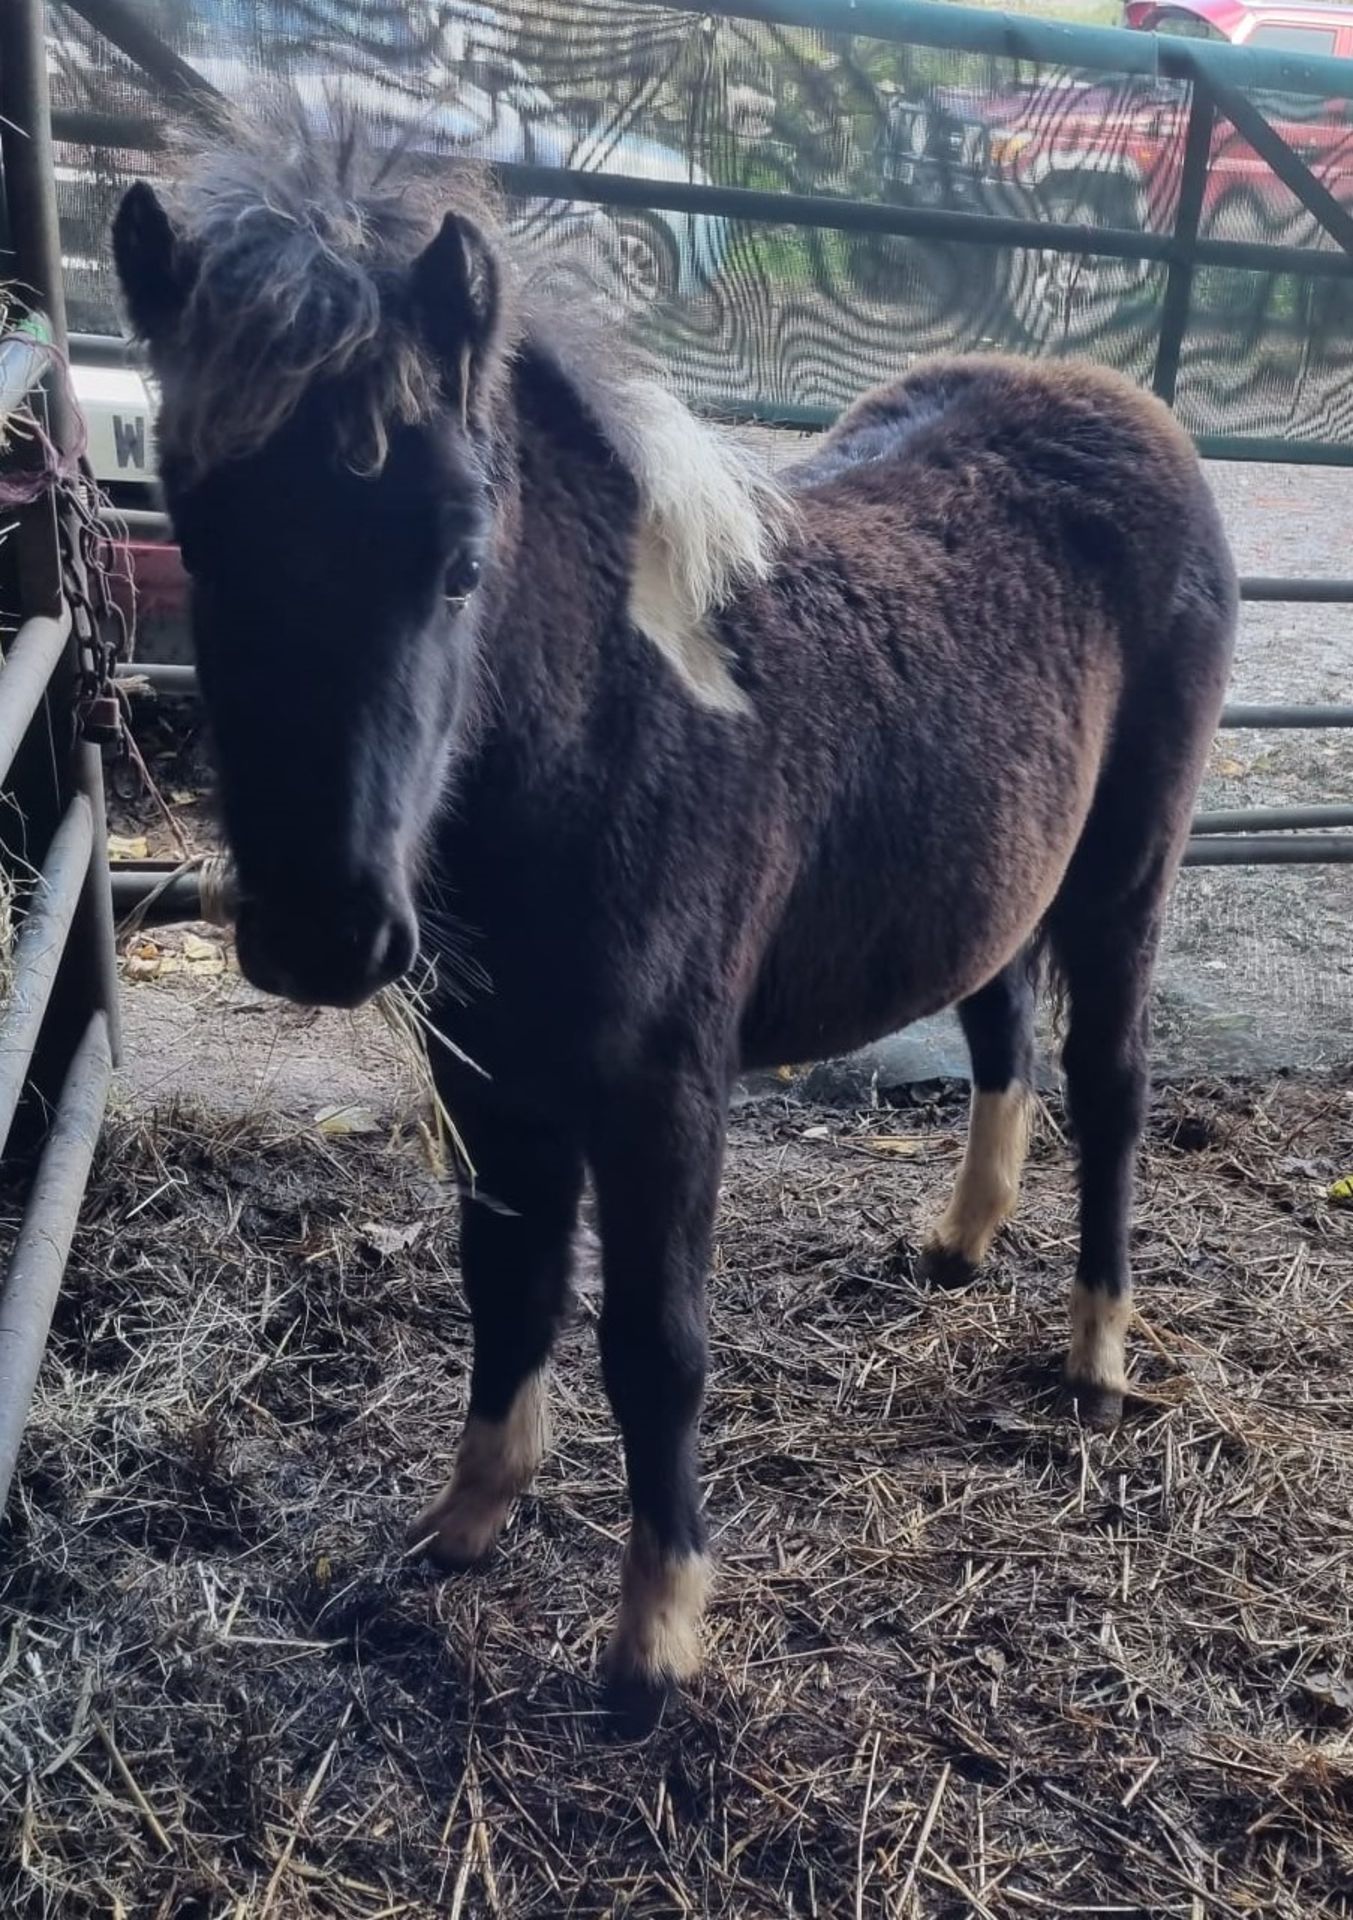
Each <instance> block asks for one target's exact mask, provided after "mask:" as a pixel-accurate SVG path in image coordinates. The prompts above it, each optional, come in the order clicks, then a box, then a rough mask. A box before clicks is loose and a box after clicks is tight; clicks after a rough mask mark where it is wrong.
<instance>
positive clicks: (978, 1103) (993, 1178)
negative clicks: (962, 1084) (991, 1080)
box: [929, 1085, 1030, 1267]
mask: <svg viewBox="0 0 1353 1920" xmlns="http://www.w3.org/2000/svg"><path fill="white" fill-rule="evenodd" d="M1029 1107H1030V1099H1029V1091H1028V1089H1027V1087H1022V1086H1018V1085H1016V1086H1011V1087H1007V1088H1006V1090H1005V1092H1004V1093H982V1092H980V1091H979V1090H978V1089H977V1088H976V1087H974V1088H973V1095H972V1108H971V1112H970V1114H969V1118H968V1144H967V1147H966V1149H965V1151H964V1154H963V1165H962V1167H961V1168H960V1169H959V1175H958V1180H957V1182H956V1184H955V1186H954V1191H953V1195H952V1197H951V1199H950V1201H949V1204H948V1206H947V1207H946V1208H945V1210H944V1212H943V1214H942V1215H941V1216H940V1218H939V1220H938V1221H937V1222H936V1223H935V1227H934V1229H933V1231H932V1233H931V1235H930V1242H929V1244H930V1245H931V1246H932V1247H933V1248H935V1249H936V1251H938V1252H940V1253H944V1254H950V1255H957V1256H958V1257H959V1258H960V1259H962V1260H964V1261H966V1262H967V1264H968V1265H969V1266H972V1267H976V1266H980V1265H981V1263H982V1261H983V1260H984V1259H985V1258H986V1255H987V1251H988V1249H989V1248H990V1246H991V1243H992V1241H993V1240H994V1239H995V1238H996V1232H997V1229H998V1228H999V1227H1000V1224H1001V1222H1002V1221H1003V1220H1008V1219H1009V1218H1010V1215H1011V1214H1012V1213H1013V1212H1014V1211H1015V1206H1016V1203H1017V1202H1018V1200H1019V1182H1020V1175H1021V1173H1022V1172H1023V1171H1024V1158H1025V1155H1026V1154H1027V1152H1028V1150H1029Z"/></svg>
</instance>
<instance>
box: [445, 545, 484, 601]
mask: <svg viewBox="0 0 1353 1920" xmlns="http://www.w3.org/2000/svg"><path fill="white" fill-rule="evenodd" d="M483 571H484V563H483V561H482V560H481V559H480V557H479V555H478V554H477V553H475V552H474V551H472V549H470V548H468V547H467V548H466V549H465V551H464V552H463V553H458V554H457V555H456V557H455V559H454V560H453V561H452V562H451V564H450V566H449V567H448V568H447V569H446V580H445V583H444V584H443V587H442V592H443V594H444V595H445V596H446V598H447V599H448V600H450V601H451V602H452V603H453V604H455V605H459V603H460V602H461V601H463V600H468V599H469V597H470V595H471V594H472V593H473V592H474V590H475V588H476V587H477V586H478V585H479V576H480V574H481V573H482V572H483Z"/></svg>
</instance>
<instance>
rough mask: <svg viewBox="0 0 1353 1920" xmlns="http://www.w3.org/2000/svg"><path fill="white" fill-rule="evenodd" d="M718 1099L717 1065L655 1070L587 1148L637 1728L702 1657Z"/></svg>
mask: <svg viewBox="0 0 1353 1920" xmlns="http://www.w3.org/2000/svg"><path fill="white" fill-rule="evenodd" d="M726 1104H727V1082H726V1079H725V1077H724V1076H723V1073H722V1071H721V1069H718V1068H712V1069H711V1070H710V1071H708V1072H705V1071H704V1070H700V1069H688V1070H686V1071H681V1072H672V1071H667V1072H664V1073H663V1074H661V1075H660V1076H656V1077H655V1078H653V1079H649V1080H645V1081H644V1083H643V1085H642V1086H641V1087H631V1088H629V1089H627V1090H626V1091H625V1092H623V1093H622V1094H620V1095H619V1096H618V1097H616V1098H615V1099H614V1100H613V1101H612V1102H611V1103H610V1104H609V1106H608V1109H607V1112H606V1115H605V1118H604V1120H603V1122H602V1124H601V1127H600V1129H599V1134H598V1138H597V1140H596V1142H595V1146H594V1150H593V1155H592V1162H593V1172H594V1175H595V1179H596V1187H597V1203H598V1210H599V1217H600V1226H601V1243H602V1264H603V1273H604V1279H605V1293H604V1303H603V1307H602V1314H601V1363H602V1374H603V1378H604V1379H605V1382H606V1391H607V1394H608V1395H609V1397H610V1402H611V1405H612V1407H613V1408H614V1410H615V1414H616V1418H617V1420H618V1421H619V1423H620V1430H621V1433H622V1435H623V1437H624V1442H625V1464H626V1469H627V1472H628V1476H629V1490H630V1505H631V1525H630V1536H629V1542H628V1545H627V1547H626V1549H625V1557H624V1562H623V1565H622V1568H621V1581H620V1612H619V1617H618V1619H617V1622H616V1626H615V1631H614V1633H613V1635H612V1637H611V1642H610V1646H609V1648H608V1651H607V1655H606V1673H607V1693H608V1700H609V1704H610V1706H611V1709H612V1711H613V1712H614V1713H615V1714H616V1716H617V1718H618V1719H619V1721H620V1722H621V1724H622V1725H623V1726H624V1727H625V1728H626V1729H628V1730H629V1731H632V1732H642V1731H645V1730H646V1729H647V1728H648V1727H650V1726H651V1725H652V1724H653V1723H654V1721H655V1720H656V1719H657V1717H658V1715H659V1714H660V1713H661V1710H662V1705H663V1702H664V1700H665V1698H666V1697H667V1695H668V1694H669V1693H670V1692H671V1690H672V1689H673V1688H674V1687H675V1686H676V1684H677V1683H678V1682H680V1681H682V1680H686V1679H689V1678H690V1677H691V1676H692V1675H693V1674H694V1673H695V1672H696V1670H697V1668H698V1666H699V1664H700V1654H701V1619H702V1616H703V1614H704V1609H705V1598H706V1593H707V1589H708V1584H709V1566H708V1560H707V1558H706V1553H705V1523H704V1516H703V1513H702V1511H701V1501H700V1485H699V1479H698V1472H697V1460H696V1425H697V1421H698V1419H699V1414H700V1403H701V1400H702V1397H703V1394H704V1385H705V1356H706V1329H705V1274H706V1268H707V1265H708V1261H709V1252H710V1239H711V1234H712V1229H713V1223H714V1212H715V1207H716V1205H717V1202H718V1190H719V1171H720V1166H721V1162H722V1157H723V1143H724V1126H725V1118H726Z"/></svg>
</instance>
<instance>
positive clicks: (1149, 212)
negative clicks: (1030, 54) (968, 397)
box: [880, 0, 1353, 344]
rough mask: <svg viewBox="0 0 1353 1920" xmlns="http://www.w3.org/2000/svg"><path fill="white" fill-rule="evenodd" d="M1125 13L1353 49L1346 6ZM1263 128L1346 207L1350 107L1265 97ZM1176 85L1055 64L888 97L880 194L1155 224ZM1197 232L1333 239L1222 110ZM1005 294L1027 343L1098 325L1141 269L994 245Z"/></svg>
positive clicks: (1168, 203)
mask: <svg viewBox="0 0 1353 1920" xmlns="http://www.w3.org/2000/svg"><path fill="white" fill-rule="evenodd" d="M1126 24H1127V25H1128V26H1129V27H1131V28H1133V29H1135V30H1140V31H1147V32H1165V33H1185V34H1188V35H1190V36H1193V37H1198V38H1213V39H1219V40H1228V41H1231V42H1233V43H1235V44H1243V45H1246V46H1256V47H1268V48H1270V49H1272V50H1274V51H1277V52H1287V53H1300V54H1312V55H1322V54H1332V55H1335V56H1342V55H1348V56H1353V6H1333V5H1320V4H1315V5H1300V6H1298V5H1283V4H1279V3H1277V0H1168V4H1161V3H1160V0H1128V4H1127V8H1126ZM1259 104H1260V105H1261V107H1262V108H1263V109H1264V110H1265V111H1266V114H1267V116H1268V117H1269V119H1270V120H1271V122H1272V124H1273V125H1274V126H1275V129H1276V131H1277V132H1278V133H1279V134H1280V135H1281V137H1282V138H1283V139H1284V141H1286V143H1287V144H1288V145H1289V146H1290V147H1291V148H1292V150H1293V151H1294V152H1295V153H1296V154H1297V155H1298V156H1299V157H1300V158H1301V159H1302V160H1304V161H1305V162H1306V164H1307V165H1308V166H1309V167H1310V168H1311V169H1312V171H1313V172H1314V173H1315V175H1316V176H1317V178H1319V179H1321V180H1322V181H1323V182H1324V184H1325V185H1326V186H1327V187H1328V188H1329V189H1330V191H1331V192H1332V193H1333V194H1334V195H1335V197H1336V198H1337V199H1339V200H1340V201H1341V202H1343V203H1344V204H1347V205H1350V206H1353V105H1351V104H1350V101H1349V100H1348V99H1347V98H1343V99H1337V100H1328V101H1326V100H1320V99H1318V98H1313V97H1312V96H1310V95H1302V94H1283V95H1281V96H1274V95H1268V96H1266V97H1265V98H1264V99H1263V100H1261V101H1260V102H1259ZM1187 112H1188V90H1187V89H1186V88H1185V87H1184V86H1183V85H1181V84H1180V83H1179V82H1176V81H1171V80H1168V79H1161V80H1156V79H1152V78H1149V77H1137V76H1129V75H1122V76H1117V75H1116V76H1113V77H1112V78H1104V79H1088V78H1086V77H1085V76H1083V75H1079V74H1074V73H1068V74H1064V75H1054V76H1044V77H1041V78H1040V79H1039V80H1038V81H1037V82H1035V83H1033V84H1031V85H1028V86H1023V87H1009V88H1004V89H1000V90H996V91H992V92H986V93H983V92H979V91H977V90H976V89H962V88H947V89H946V88H937V89H935V90H934V91H933V92H932V93H931V94H930V95H928V96H927V97H926V98H925V99H922V100H918V99H906V98H898V99H896V100H894V101H893V102H891V103H890V105H889V108H888V111H887V116H886V128H885V133H884V138H883V147H882V153H881V159H880V172H881V174H882V177H883V182H884V191H885V192H886V194H887V195H888V197H889V198H891V199H893V200H895V201H898V202H900V203H903V204H910V205H917V206H936V207H952V208H955V209H958V210H960V211H966V212H976V213H1011V214H1015V215H1018V216H1023V217H1026V218H1037V219H1042V220H1046V221H1048V222H1051V223H1055V224H1058V225H1084V226H1114V227H1126V228H1140V229H1144V230H1148V231H1168V230H1169V228H1170V226H1171V224H1172V222H1173V218H1174V210H1175V206H1176V203H1177V199H1178V193H1179V179H1180V171H1181V167H1182V163H1183V152H1184V129H1185V119H1186V116H1187ZM1201 225H1202V229H1203V231H1204V232H1208V231H1210V232H1212V233H1214V234H1217V235H1219V236H1221V237H1225V238H1230V239H1268V240H1272V241H1276V242H1279V243H1282V244H1287V245H1293V244H1301V245H1314V244H1333V243H1332V242H1331V241H1329V239H1328V236H1323V235H1322V234H1321V232H1320V229H1319V227H1318V223H1317V222H1316V221H1315V220H1314V219H1313V218H1312V216H1310V215H1309V214H1307V213H1306V212H1305V211H1304V209H1302V208H1301V207H1300V205H1299V204H1298V203H1297V201H1296V200H1295V199H1294V197H1293V195H1292V194H1291V193H1290V191H1289V189H1288V188H1287V187H1285V186H1284V185H1283V184H1282V182H1281V181H1280V180H1279V179H1278V178H1277V176H1276V175H1275V174H1274V173H1273V172H1272V170H1271V169H1270V168H1269V167H1268V165H1267V163H1266V162H1265V161H1263V160H1262V159H1260V157H1259V156H1258V155H1257V154H1256V153H1255V152H1254V151H1253V149H1252V148H1251V147H1249V146H1248V145H1247V144H1246V142H1245V141H1244V140H1242V139H1241V137H1240V136H1239V135H1238V134H1237V133H1236V132H1235V130H1234V129H1233V128H1231V127H1230V126H1229V124H1228V123H1226V122H1225V121H1221V120H1219V122H1218V125H1217V128H1216V131H1215V134H1214V138H1213V146H1212V156H1211V162H1210V165H1209V168H1208V173H1207V181H1206V186H1205V190H1204V199H1203V211H1202V222H1201ZM992 260H993V265H994V267H995V268H996V271H997V272H998V273H1000V274H1001V275H1002V276H1003V279H1004V287H1005V293H1006V296H1007V299H1008V301H1009V304H1010V306H1011V307H1012V308H1013V310H1014V312H1015V315H1016V317H1017V318H1018V320H1019V321H1020V323H1021V324H1022V326H1023V327H1024V329H1025V330H1026V332H1027V333H1028V334H1029V335H1030V336H1031V338H1032V339H1033V340H1034V341H1035V342H1037V343H1040V344H1041V343H1043V342H1045V341H1046V340H1048V339H1049V338H1050V337H1056V338H1060V337H1063V336H1064V335H1065V334H1066V333H1067V331H1068V330H1072V331H1074V329H1075V328H1076V326H1077V325H1078V324H1079V325H1080V326H1082V327H1083V328H1085V329H1087V330H1088V329H1091V328H1093V327H1094V326H1095V325H1097V324H1098V323H1099V322H1100V321H1101V320H1102V319H1103V318H1104V317H1105V316H1106V315H1107V314H1108V313H1109V312H1111V311H1112V310H1113V309H1114V308H1115V307H1118V306H1120V305H1121V304H1122V302H1123V301H1124V300H1125V299H1127V298H1129V297H1130V296H1131V295H1132V294H1133V293H1134V292H1135V291H1136V290H1138V289H1139V288H1143V287H1145V286H1147V285H1148V284H1149V283H1150V282H1151V280H1152V278H1153V270H1152V268H1151V267H1150V266H1149V265H1147V264H1145V263H1142V262H1137V261H1130V260H1115V259H1110V258H1108V257H1105V256H1095V255H1088V256H1079V257H1077V256H1073V255H1069V254H1064V253H1056V252H1054V251H1052V250H1051V249H1047V250H1042V251H1040V250H1027V249H1026V250H1012V251H1010V252H1008V253H1002V254H999V255H997V254H995V253H994V252H993V255H992Z"/></svg>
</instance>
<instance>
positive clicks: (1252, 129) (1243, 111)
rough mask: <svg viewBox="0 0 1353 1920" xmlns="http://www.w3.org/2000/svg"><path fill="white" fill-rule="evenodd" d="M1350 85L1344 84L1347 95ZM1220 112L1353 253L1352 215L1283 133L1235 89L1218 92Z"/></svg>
mask: <svg viewBox="0 0 1353 1920" xmlns="http://www.w3.org/2000/svg"><path fill="white" fill-rule="evenodd" d="M1347 88H1348V83H1347V82H1345V91H1347ZM1216 99H1217V108H1218V111H1219V112H1221V113H1224V114H1225V115H1226V118H1227V119H1228V120H1229V121H1230V122H1231V125H1232V126H1233V127H1234V128H1235V130H1236V132H1237V133H1238V134H1239V135H1240V137H1241V139H1242V140H1244V141H1245V143H1246V144H1247V145H1248V146H1251V147H1253V149H1254V151H1255V152H1256V153H1257V154H1258V155H1259V158H1260V159H1261V160H1262V161H1263V162H1264V164H1265V166H1266V167H1268V168H1269V169H1270V171H1271V172H1273V173H1274V174H1276V175H1277V177H1278V179H1279V180H1281V181H1282V183H1283V185H1284V186H1285V187H1286V188H1287V190H1288V192H1289V193H1290V194H1291V195H1292V197H1293V198H1294V199H1295V200H1297V201H1299V202H1300V204H1301V205H1302V206H1303V207H1305V209H1306V211H1307V212H1308V213H1310V214H1312V215H1314V217H1315V218H1316V220H1318V221H1319V223H1320V225H1321V226H1322V227H1323V228H1324V229H1325V232H1326V233H1328V234H1329V235H1330V236H1331V238H1332V239H1335V240H1337V241H1338V243H1339V245H1340V246H1341V247H1342V248H1343V249H1344V251H1345V253H1353V214H1350V213H1349V212H1348V210H1347V208H1345V207H1343V206H1341V205H1340V203H1339V202H1338V201H1337V200H1336V199H1335V197H1334V195H1333V194H1332V193H1331V192H1330V190H1329V188H1328V187H1327V186H1326V185H1325V184H1324V182H1323V181H1321V180H1317V179H1316V177H1315V175H1314V174H1313V173H1312V172H1311V169H1310V168H1309V167H1308V166H1307V165H1306V163H1305V161H1303V160H1302V159H1300V158H1299V157H1298V155H1297V154H1295V153H1293V151H1292V149H1291V147H1289V146H1288V144H1287V142H1286V141H1285V140H1284V139H1283V137H1282V135H1281V134H1280V133H1276V132H1275V131H1274V129H1273V128H1272V127H1271V126H1270V125H1269V123H1268V121H1267V120H1266V119H1265V118H1264V116H1263V114H1262V113H1260V111H1259V109H1258V107H1256V106H1255V104H1254V102H1253V101H1252V100H1247V99H1246V98H1245V95H1244V94H1243V93H1237V91H1236V89H1235V88H1234V87H1225V86H1219V87H1218V88H1217V89H1216Z"/></svg>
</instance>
